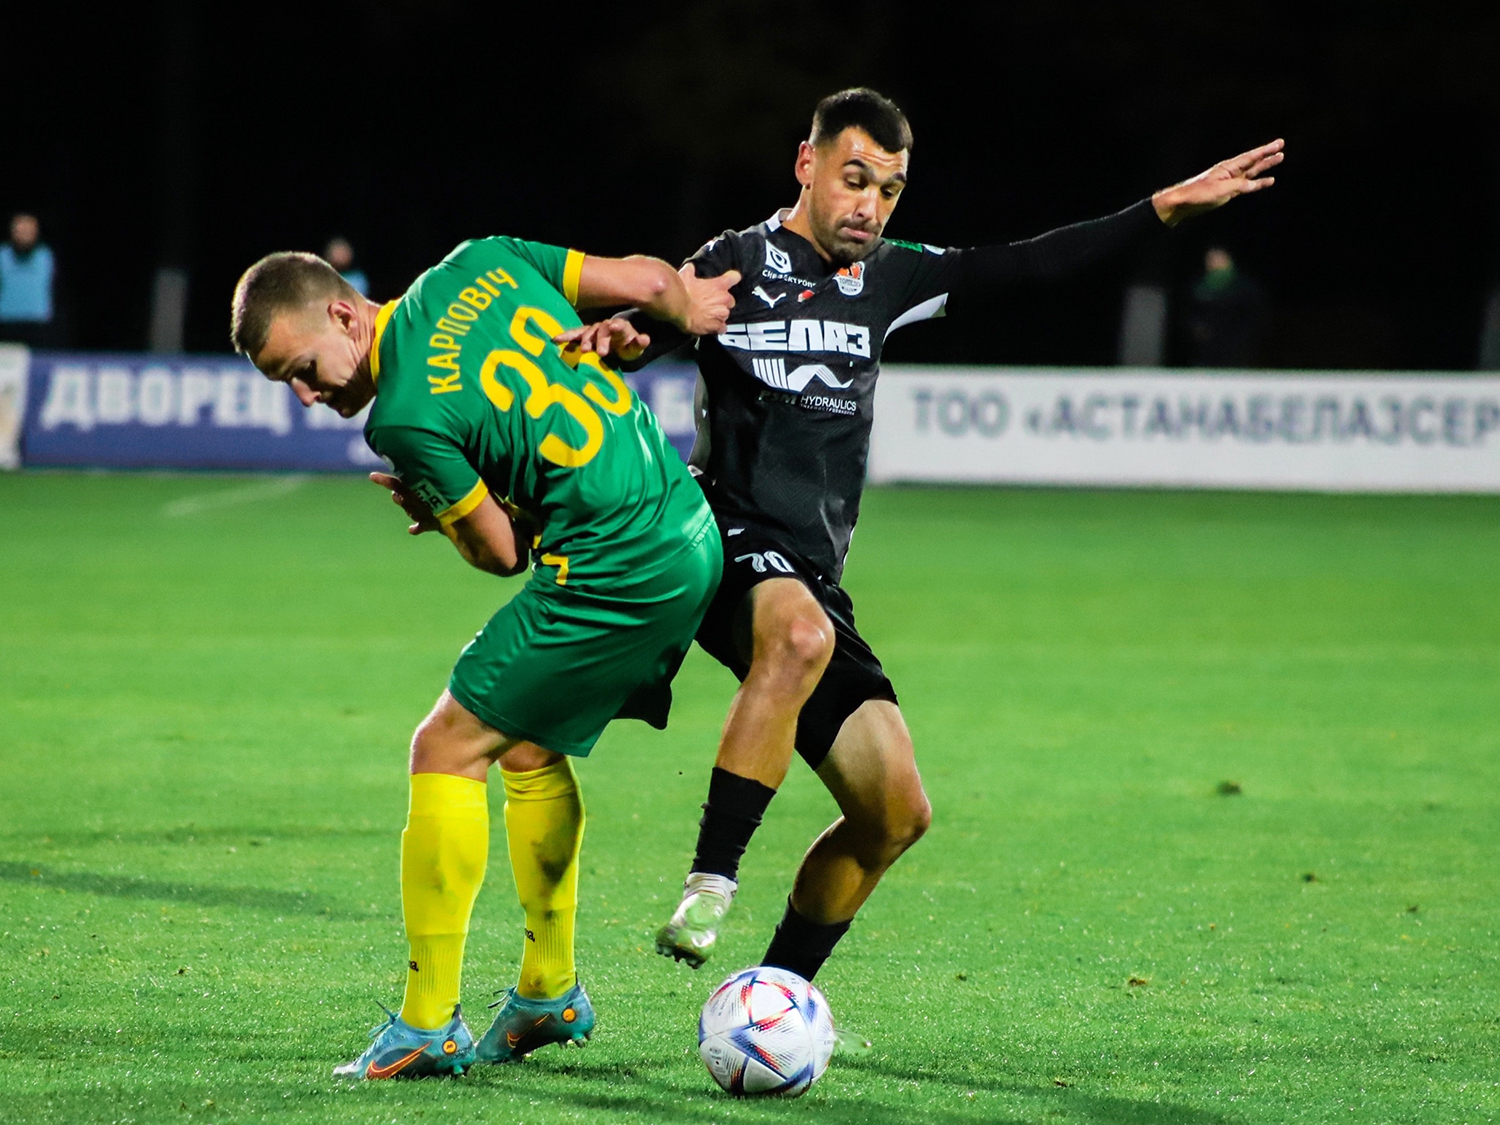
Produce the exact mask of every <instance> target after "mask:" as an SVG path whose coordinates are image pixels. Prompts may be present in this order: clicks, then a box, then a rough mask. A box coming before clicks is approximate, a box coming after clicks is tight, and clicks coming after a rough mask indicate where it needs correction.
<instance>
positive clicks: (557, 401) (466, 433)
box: [365, 237, 712, 594]
mask: <svg viewBox="0 0 1500 1125" xmlns="http://www.w3.org/2000/svg"><path fill="white" fill-rule="evenodd" d="M582 265H583V255H582V254H580V253H579V252H578V251H576V250H563V249H561V248H559V247H555V246H546V245H542V244H540V243H535V242H524V241H522V240H520V239H516V238H505V237H498V238H483V239H476V240H474V241H471V242H465V243H463V244H462V245H460V246H459V247H458V248H457V249H455V250H454V251H453V252H452V253H451V254H449V255H448V256H447V257H446V258H444V259H443V261H442V262H440V263H439V264H438V265H437V266H435V267H433V268H432V269H430V270H428V271H427V272H426V273H424V274H423V275H422V276H421V277H419V278H418V279H417V280H416V282H415V283H414V284H413V285H412V286H411V288H410V289H408V290H407V291H406V295H405V296H403V297H402V298H401V299H400V300H398V301H393V302H391V303H390V304H388V305H386V306H385V307H384V308H382V309H381V310H380V313H379V315H378V316H377V318H376V321H375V343H374V347H373V349H372V351H371V355H370V370H371V373H372V374H373V375H374V377H375V383H376V398H375V403H374V405H373V406H372V407H371V409H370V415H369V420H368V421H367V422H366V423H365V439H366V441H368V442H369V444H370V448H371V449H373V450H374V451H375V452H376V453H378V454H380V455H381V456H382V457H384V458H386V459H387V460H389V461H390V462H391V464H392V466H393V467H394V470H395V472H396V474H397V475H398V476H399V477H400V478H401V480H402V482H403V483H404V484H405V485H406V486H407V487H408V488H409V489H411V490H412V491H413V492H414V493H416V495H417V496H419V497H421V498H422V500H423V501H425V502H426V503H427V505H428V506H429V507H430V508H431V509H432V510H433V512H434V514H436V515H437V518H438V520H439V521H440V522H441V523H442V524H444V526H447V525H449V524H451V523H452V522H453V521H455V520H458V519H461V518H463V517H464V516H466V515H468V514H469V513H470V512H472V511H473V510H474V508H475V507H477V506H478V505H479V503H480V502H481V501H482V500H483V499H484V497H485V496H486V495H487V494H491V493H493V494H494V495H495V497H496V498H497V499H499V500H501V501H502V502H507V503H510V504H513V505H515V507H517V508H518V509H520V510H521V511H522V512H524V513H525V514H526V515H527V516H528V517H530V519H532V520H533V521H534V522H535V524H536V525H537V526H538V527H539V528H540V529H541V531H540V534H539V535H538V536H537V538H536V540H535V542H534V543H533V544H531V546H532V547H533V554H534V557H535V559H536V561H537V563H538V564H539V565H538V567H537V571H536V574H535V575H534V577H533V579H532V585H533V586H537V587H541V586H548V587H552V588H556V587H559V586H562V587H566V588H568V589H569V590H577V591H578V592H580V593H595V594H601V593H609V592H610V591H612V590H617V589H619V588H620V587H621V586H622V585H626V586H628V585H630V584H632V583H634V582H636V581H638V580H640V579H644V578H649V577H651V576H652V575H654V574H657V573H658V572H660V571H661V570H662V568H663V567H664V566H666V565H667V563H668V561H669V560H670V558H671V557H672V555H673V554H674V552H675V551H677V550H680V549H682V548H686V547H687V546H688V545H689V544H690V543H692V542H695V541H697V540H698V539H699V538H701V533H702V531H703V529H704V528H705V527H707V526H708V525H709V524H710V523H711V522H712V516H711V515H710V513H709V510H708V507H707V505H706V503H705V502H704V499H703V495H702V493H701V491H700V490H699V488H698V485H697V483H696V482H695V481H694V480H693V479H692V477H691V476H690V475H689V473H688V471H687V468H686V466H685V465H683V463H682V460H681V458H679V457H678V456H677V454H676V452H675V451H674V450H673V449H672V447H671V446H670V445H669V444H668V443H667V440H666V437H665V436H664V435H663V434H662V431H661V427H660V426H659V425H658V424H657V422H656V419H655V418H654V417H653V416H652V414H651V412H650V411H649V410H647V409H646V407H645V405H644V404H643V403H641V402H640V400H639V399H637V398H636V396H635V395H634V394H633V393H632V392H631V390H630V388H629V387H628V386H626V385H625V382H624V381H623V380H622V379H621V378H620V376H619V375H617V374H616V373H615V372H614V371H612V370H610V369H609V368H608V367H606V366H605V365H604V364H603V363H602V362H600V360H599V357H598V356H596V355H593V354H592V353H590V354H585V355H583V356H582V357H581V358H579V357H578V356H577V355H576V354H574V355H571V356H569V357H568V358H565V357H564V356H563V354H562V352H561V351H560V350H559V348H558V347H557V345H555V344H553V343H552V337H553V336H555V335H557V334H558V333H559V332H562V331H564V330H565V329H568V328H573V327H576V326H577V325H578V324H579V323H580V321H579V319H578V315H577V313H576V312H575V311H574V309H573V303H574V302H575V301H576V300H577V299H578V280H579V275H580V272H581V269H582Z"/></svg>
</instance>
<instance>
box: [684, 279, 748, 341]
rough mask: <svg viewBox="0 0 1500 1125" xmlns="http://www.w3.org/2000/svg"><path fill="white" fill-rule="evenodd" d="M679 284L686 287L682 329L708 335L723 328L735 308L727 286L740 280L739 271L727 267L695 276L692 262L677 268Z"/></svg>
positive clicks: (691, 332)
mask: <svg viewBox="0 0 1500 1125" xmlns="http://www.w3.org/2000/svg"><path fill="white" fill-rule="evenodd" d="M677 275H678V276H679V277H681V278H682V284H683V285H685V286H686V287H687V292H688V309H687V313H686V315H685V316H684V317H683V324H682V330H683V331H684V332H687V333H689V334H691V335H693V336H708V335H710V334H712V333H715V332H722V331H724V327H725V325H727V324H728V323H729V314H730V312H732V311H733V310H734V297H733V296H732V295H731V294H730V292H729V291H730V290H731V289H733V288H734V287H735V286H736V285H738V284H739V283H740V271H739V270H730V271H729V272H728V273H725V274H720V275H719V276H718V277H703V278H700V277H699V276H698V271H697V269H695V268H694V266H693V263H692V262H688V263H687V265H685V266H683V267H682V268H681V269H680V270H678V271H677Z"/></svg>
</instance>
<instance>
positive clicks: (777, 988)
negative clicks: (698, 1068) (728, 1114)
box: [698, 965, 834, 1098]
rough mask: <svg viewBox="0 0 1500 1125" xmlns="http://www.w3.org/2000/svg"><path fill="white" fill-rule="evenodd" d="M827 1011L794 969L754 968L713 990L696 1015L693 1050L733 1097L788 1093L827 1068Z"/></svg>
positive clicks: (818, 994) (831, 1035)
mask: <svg viewBox="0 0 1500 1125" xmlns="http://www.w3.org/2000/svg"><path fill="white" fill-rule="evenodd" d="M833 1043H834V1033H833V1014H832V1013H831V1012H830V1011H829V1010H828V1001H827V1000H825V999H824V998H823V994H822V993H821V992H819V991H818V990H817V989H816V988H814V987H813V986H812V985H811V984H809V983H808V982H807V981H805V980H803V979H802V978H801V977H799V976H798V975H797V974H796V973H793V972H789V971H787V970H786V969H774V968H770V967H768V966H764V965H762V966H759V967H757V968H753V969H745V970H743V971H742V972H738V973H735V974H734V976H732V977H730V978H729V979H728V980H726V981H725V982H724V983H723V984H721V985H719V987H718V988H716V989H714V993H713V995H712V996H710V997H709V998H708V1002H707V1003H706V1004H704V1005H703V1014H702V1015H701V1016H700V1017H699V1018H698V1054H699V1055H700V1056H701V1057H702V1059H703V1064H704V1065H705V1066H707V1067H708V1072H709V1073H710V1074H712V1075H713V1076H714V1081H715V1082H717V1083H718V1084H719V1085H720V1086H722V1087H724V1089H725V1090H727V1091H728V1092H729V1093H731V1094H734V1095H735V1096H736V1097H748V1096H753V1095H763V1094H780V1095H782V1096H784V1097H790V1098H795V1097H796V1096H797V1095H799V1094H801V1093H804V1092H805V1091H806V1090H807V1088H808V1087H809V1086H811V1085H812V1084H813V1083H814V1082H816V1081H817V1080H818V1077H819V1075H821V1074H822V1073H823V1071H824V1070H826V1069H827V1068H828V1060H829V1058H830V1057H831V1056H832V1055H833Z"/></svg>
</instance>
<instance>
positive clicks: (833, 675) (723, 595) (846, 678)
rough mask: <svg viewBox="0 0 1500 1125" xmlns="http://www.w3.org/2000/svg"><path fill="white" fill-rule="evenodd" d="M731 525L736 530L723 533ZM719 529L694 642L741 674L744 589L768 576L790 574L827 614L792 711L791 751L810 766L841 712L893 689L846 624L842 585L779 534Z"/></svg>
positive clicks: (850, 618)
mask: <svg viewBox="0 0 1500 1125" xmlns="http://www.w3.org/2000/svg"><path fill="white" fill-rule="evenodd" d="M736 528H742V530H739V531H738V532H736V533H734V534H729V532H731V531H734V530H735V529H736ZM721 530H722V531H724V532H725V535H724V577H723V579H722V580H721V581H720V582H719V592H718V594H716V595H715V597H714V600H713V604H711V605H710V606H709V607H708V613H707V614H705V615H704V618H703V624H702V625H700V626H699V627H698V643H699V644H700V645H701V646H702V647H703V650H704V651H705V652H707V653H708V654H709V655H710V656H712V657H713V658H714V659H715V660H717V661H718V662H719V663H720V664H722V665H724V667H726V668H728V669H729V670H730V671H731V672H733V673H734V674H735V675H736V676H737V677H738V678H739V679H740V680H742V681H743V680H744V678H745V676H746V675H747V674H748V673H749V671H750V665H749V664H748V663H747V662H746V661H745V660H744V659H743V658H742V656H741V652H742V651H744V652H748V651H749V649H750V601H749V599H748V598H747V597H746V595H747V594H749V593H750V591H751V590H752V589H754V588H755V587H756V586H758V585H759V584H760V583H762V582H765V581H766V580H767V579H770V578H795V579H797V580H798V581H799V582H801V583H802V584H803V585H804V586H806V587H807V589H808V590H809V592H811V594H812V596H813V597H814V598H816V599H817V602H818V604H819V605H820V606H822V607H823V612H824V613H826V614H828V620H829V621H831V622H833V635H834V645H833V657H832V659H830V660H829V662H828V667H827V669H825V670H824V672H823V678H822V679H821V680H819V681H818V686H817V687H816V688H814V689H813V693H812V695H811V696H810V697H809V698H808V700H807V702H806V703H804V704H803V705H802V714H801V715H799V716H798V718H797V753H799V754H801V755H802V757H803V758H805V759H806V760H807V764H808V765H810V766H812V768H813V769H817V768H818V766H820V765H822V764H823V759H824V758H826V757H828V751H829V750H830V749H832V748H833V740H834V739H835V738H837V737H838V733H839V728H840V727H842V726H843V725H844V720H845V719H847V718H848V717H849V716H850V715H852V714H854V712H855V711H857V710H859V708H860V705H861V704H863V703H864V702H865V700H867V699H888V700H890V701H891V702H892V703H895V702H896V701H897V700H896V689H895V688H894V687H892V686H891V681H890V680H889V679H888V678H887V677H886V674H885V669H884V668H882V667H881V666H880V660H879V659H878V658H877V657H876V655H875V653H874V652H873V651H871V649H870V646H869V645H868V644H866V643H865V639H864V638H863V637H861V636H860V635H859V630H858V629H856V628H855V627H854V603H853V602H852V601H850V600H849V595H848V594H847V593H846V592H845V591H844V588H843V587H842V586H840V585H838V584H837V583H836V582H829V581H827V580H826V579H824V578H823V577H822V576H821V575H820V574H819V573H818V570H817V568H816V567H814V566H813V564H811V563H809V562H808V561H807V560H806V559H804V558H803V557H802V556H801V555H799V554H797V553H796V551H794V550H792V549H790V548H788V547H786V546H785V545H784V544H785V542H786V537H785V536H778V535H777V534H776V533H774V532H768V531H765V530H762V529H758V528H753V527H745V526H743V525H742V524H741V523H740V522H739V521H736V522H735V523H734V524H732V525H729V526H727V527H725V526H723V525H721ZM736 639H738V640H739V641H740V642H741V643H739V644H737V643H736Z"/></svg>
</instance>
